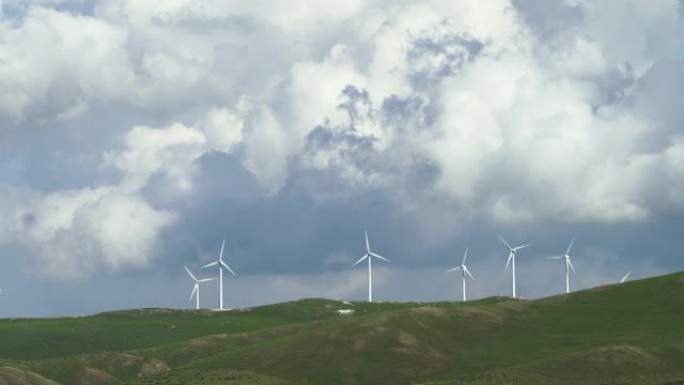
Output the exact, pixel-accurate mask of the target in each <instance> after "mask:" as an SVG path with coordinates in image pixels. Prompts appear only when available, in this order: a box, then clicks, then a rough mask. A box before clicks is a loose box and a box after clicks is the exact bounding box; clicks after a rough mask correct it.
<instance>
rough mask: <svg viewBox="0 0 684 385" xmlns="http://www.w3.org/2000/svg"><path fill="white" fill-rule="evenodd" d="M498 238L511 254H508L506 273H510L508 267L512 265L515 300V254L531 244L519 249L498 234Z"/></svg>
mask: <svg viewBox="0 0 684 385" xmlns="http://www.w3.org/2000/svg"><path fill="white" fill-rule="evenodd" d="M497 236H498V237H499V239H500V240H501V242H503V244H504V245H506V247H508V251H509V253H508V262H506V269H505V270H504V271H508V265H511V270H512V271H513V298H515V253H516V252H517V251H518V250H520V249H523V248H525V247H528V246H529V244H527V245H522V246H517V247H511V245H509V244H508V242H506V241H505V240H504V239H503V238H502V237H501V235H498V234H497Z"/></svg>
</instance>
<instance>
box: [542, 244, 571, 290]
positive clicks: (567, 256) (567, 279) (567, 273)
mask: <svg viewBox="0 0 684 385" xmlns="http://www.w3.org/2000/svg"><path fill="white" fill-rule="evenodd" d="M574 242H575V238H572V241H570V245H568V249H567V250H565V254H563V255H556V256H553V257H548V259H564V260H565V294H567V293H570V269H572V271H573V272H574V271H575V267H574V266H572V262H571V261H570V249H571V248H572V244H573V243H574Z"/></svg>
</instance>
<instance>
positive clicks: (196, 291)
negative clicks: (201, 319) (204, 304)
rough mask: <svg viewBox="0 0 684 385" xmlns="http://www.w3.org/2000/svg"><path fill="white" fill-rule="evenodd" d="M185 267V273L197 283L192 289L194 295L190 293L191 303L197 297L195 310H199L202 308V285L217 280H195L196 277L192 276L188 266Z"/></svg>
mask: <svg viewBox="0 0 684 385" xmlns="http://www.w3.org/2000/svg"><path fill="white" fill-rule="evenodd" d="M183 267H184V268H185V271H187V272H188V275H189V276H190V278H192V280H193V281H195V286H194V287H193V288H192V293H190V299H189V301H192V297H193V296H194V297H195V309H197V310H199V308H200V307H199V306H200V283H203V282H209V281H213V280H215V279H216V278H202V279H197V278H195V276H194V275H192V273H191V272H190V270H188V268H187V266H183Z"/></svg>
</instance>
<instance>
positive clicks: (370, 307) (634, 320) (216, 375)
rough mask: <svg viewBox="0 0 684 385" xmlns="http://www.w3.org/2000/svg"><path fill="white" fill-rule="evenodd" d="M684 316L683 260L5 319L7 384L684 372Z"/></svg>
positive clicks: (548, 379) (453, 380)
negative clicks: (365, 295)
mask: <svg viewBox="0 0 684 385" xmlns="http://www.w3.org/2000/svg"><path fill="white" fill-rule="evenodd" d="M340 309H352V310H354V311H353V313H351V314H340V313H338V312H337V310H340ZM683 319H684V273H681V272H680V273H675V274H670V275H666V276H661V277H654V278H649V279H644V280H638V281H630V282H627V283H624V284H618V285H608V286H603V287H599V288H594V289H589V290H584V291H579V292H575V293H570V294H561V295H556V296H553V297H547V298H542V299H538V300H517V299H511V298H507V297H492V298H487V299H482V300H479V301H471V302H466V303H461V302H436V303H421V302H382V303H366V302H347V301H335V300H327V299H303V300H298V301H291V302H285V303H279V304H273V305H266V306H259V307H254V308H248V309H236V310H233V311H222V312H214V311H207V310H204V311H202V310H200V311H195V310H172V309H132V310H121V311H114V312H105V313H100V314H96V315H92V316H87V317H79V318H57V319H19V320H14V321H13V322H7V320H2V321H0V361H1V362H0V366H3V367H4V368H6V369H4V370H5V372H2V371H0V385H1V384H2V382H1V381H2V378H4V377H3V375H5V376H6V375H7V373H10V372H11V373H14V374H15V376H16V373H19V372H21V373H23V374H22V375H23V376H24V378H30V379H31V380H30V381H34V382H26V384H34V383H35V384H43V383H46V384H47V383H49V382H36V381H54V382H55V383H58V384H63V385H67V384H69V385H72V384H76V385H77V384H80V383H98V384H99V383H103V384H129V385H144V384H155V383H156V384H168V385H174V384H182V383H192V384H198V385H205V384H206V385H209V384H212V385H216V384H242V383H245V384H247V383H249V384H289V383H292V384H382V383H388V384H389V383H392V384H419V383H433V384H466V383H467V384H489V383H492V384H497V383H510V382H517V383H519V384H539V383H549V384H570V383H582V384H604V383H605V384H608V383H625V384H630V383H646V384H666V383H678V382H682V383H684V323H682V322H681V321H682V320H683ZM7 368H9V369H7ZM17 371H18V372H17ZM3 373H5V374H3ZM93 378H96V379H97V380H93ZM26 381H29V380H26ZM93 381H95V382H93Z"/></svg>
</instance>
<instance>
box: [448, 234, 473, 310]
mask: <svg viewBox="0 0 684 385" xmlns="http://www.w3.org/2000/svg"><path fill="white" fill-rule="evenodd" d="M466 257H468V248H467V247H466V249H465V253H463V262H462V263H461V266H457V267H453V268H451V269H449V270H447V271H446V272H447V273H451V272H452V271H456V270H461V273H462V274H463V302H465V301H466V274H468V276H469V277H470V278H471V279H472V280H473V281H474V280H475V277H473V275H472V274H470V272H469V271H468V267H467V266H466V264H465V262H466Z"/></svg>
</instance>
